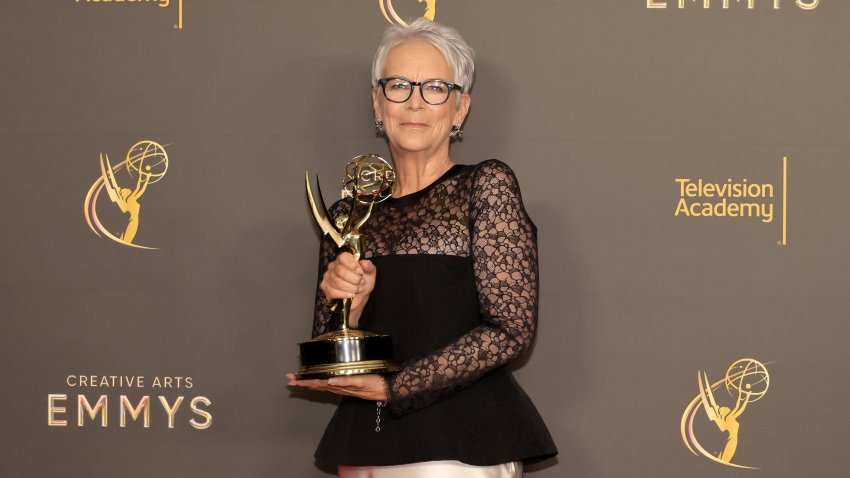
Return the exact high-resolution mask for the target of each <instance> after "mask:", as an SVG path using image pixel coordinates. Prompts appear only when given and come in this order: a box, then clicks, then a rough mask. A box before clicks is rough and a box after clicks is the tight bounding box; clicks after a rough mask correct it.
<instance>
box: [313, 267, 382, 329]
mask: <svg viewBox="0 0 850 478" xmlns="http://www.w3.org/2000/svg"><path fill="white" fill-rule="evenodd" d="M376 276H377V270H376V269H375V265H374V264H372V261H369V260H365V259H364V260H361V261H357V260H355V259H354V256H353V255H351V254H350V253H348V252H341V253H340V254H339V255H337V256H336V259H334V260H333V261H332V262H331V263H329V264H328V269H327V270H326V271H325V274H324V275H323V276H322V283H321V284H319V289H321V290H322V293H323V294H325V297H326V298H327V299H329V300H330V299H351V312H350V314H349V316H348V324H349V325H350V326H351V327H357V323H358V322H359V320H360V314H361V313H362V312H363V306H365V305H366V302H367V301H368V300H369V294H371V293H372V290H373V289H374V288H375V277H376Z"/></svg>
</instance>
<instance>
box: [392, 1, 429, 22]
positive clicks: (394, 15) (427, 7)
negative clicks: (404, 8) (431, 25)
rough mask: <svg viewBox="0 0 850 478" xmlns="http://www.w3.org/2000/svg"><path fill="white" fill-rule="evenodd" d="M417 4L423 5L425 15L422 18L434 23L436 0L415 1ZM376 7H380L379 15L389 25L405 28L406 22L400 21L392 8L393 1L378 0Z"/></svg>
mask: <svg viewBox="0 0 850 478" xmlns="http://www.w3.org/2000/svg"><path fill="white" fill-rule="evenodd" d="M417 1H418V2H419V3H424V4H425V13H424V14H422V16H423V17H425V18H427V19H428V20H431V21H434V16H435V15H436V14H437V0H417ZM378 5H380V7H381V13H383V14H384V18H386V19H387V21H388V22H390V23H395V24H398V25H403V26H407V22H405V21H404V20H402V19H401V17H400V16H399V15H398V13H397V12H396V11H395V8H393V0H378Z"/></svg>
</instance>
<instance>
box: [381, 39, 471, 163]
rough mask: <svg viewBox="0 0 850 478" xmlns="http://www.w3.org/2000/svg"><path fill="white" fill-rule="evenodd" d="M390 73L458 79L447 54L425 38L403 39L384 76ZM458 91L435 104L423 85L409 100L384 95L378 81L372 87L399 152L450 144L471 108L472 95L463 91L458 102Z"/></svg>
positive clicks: (421, 78)
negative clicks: (424, 96)
mask: <svg viewBox="0 0 850 478" xmlns="http://www.w3.org/2000/svg"><path fill="white" fill-rule="evenodd" d="M388 77H402V78H407V79H408V80H411V81H424V80H445V81H448V82H452V83H453V82H454V74H453V73H452V69H451V67H450V66H449V64H448V63H447V62H446V59H445V58H443V54H442V53H440V51H439V50H437V49H436V48H435V47H434V46H432V45H431V44H430V43H428V42H425V41H422V40H414V41H409V42H406V43H402V44H401V45H398V46H397V47H395V48H393V49H392V50H390V52H389V53H388V54H387V60H386V64H385V65H384V73H383V76H382V78H388ZM462 86H466V85H462ZM458 94H459V93H458V92H457V91H452V93H451V95H450V96H449V99H448V101H446V102H445V103H443V104H441V105H431V104H428V103H426V102H425V100H423V99H422V95H421V94H420V90H419V87H418V86H415V87H413V94H412V95H410V98H409V99H408V100H407V101H405V102H404V103H393V102H392V101H389V100H387V99H386V98H385V97H384V94H383V93H382V91H381V85H378V86H377V87H375V88H373V89H372V102H373V106H374V108H375V118H377V119H379V120H381V121H383V122H384V129H385V130H386V135H387V139H388V140H389V142H390V146H392V147H393V148H395V149H396V151H397V152H403V153H420V152H421V153H426V154H428V153H435V152H437V151H439V150H440V149H441V148H448V144H449V133H450V132H451V128H452V125H453V124H461V123H463V119H464V118H465V117H466V113H467V111H469V103H470V99H469V95H467V94H464V95H462V98H461V101H460V104H458V102H457V95H458Z"/></svg>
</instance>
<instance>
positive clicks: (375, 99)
mask: <svg viewBox="0 0 850 478" xmlns="http://www.w3.org/2000/svg"><path fill="white" fill-rule="evenodd" d="M380 101H381V99H380V96H379V93H378V87H377V86H373V87H372V110H373V112H374V113H375V119H376V120H380V119H381V113H380Z"/></svg>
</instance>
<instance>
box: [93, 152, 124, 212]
mask: <svg viewBox="0 0 850 478" xmlns="http://www.w3.org/2000/svg"><path fill="white" fill-rule="evenodd" d="M100 171H101V175H102V176H103V185H104V187H106V192H107V193H108V194H109V199H111V200H112V202H114V203H115V204H118V207H119V208H120V209H121V212H129V208H128V207H127V202H126V201H124V199H123V198H122V197H121V192H120V191H121V189H120V188H119V187H118V181H116V180H115V173H114V172H113V171H112V165H111V164H109V155H105V154H101V155H100Z"/></svg>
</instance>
